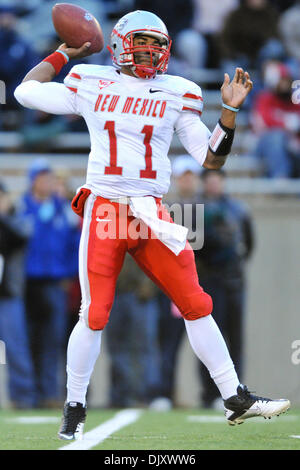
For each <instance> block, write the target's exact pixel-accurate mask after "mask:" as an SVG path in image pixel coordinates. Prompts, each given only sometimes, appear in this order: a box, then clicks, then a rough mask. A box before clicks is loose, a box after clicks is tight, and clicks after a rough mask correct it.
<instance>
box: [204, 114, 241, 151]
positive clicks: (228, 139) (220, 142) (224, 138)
mask: <svg viewBox="0 0 300 470" xmlns="http://www.w3.org/2000/svg"><path fill="white" fill-rule="evenodd" d="M234 131H235V129H230V128H229V127H226V126H224V124H222V122H221V120H219V122H218V124H217V125H216V127H215V129H214V130H213V132H212V134H211V136H210V139H209V148H210V151H211V152H212V153H213V154H214V155H216V156H219V155H221V156H225V155H228V154H229V153H230V150H231V146H232V142H233V137H234Z"/></svg>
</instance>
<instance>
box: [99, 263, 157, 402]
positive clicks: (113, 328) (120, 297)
mask: <svg viewBox="0 0 300 470" xmlns="http://www.w3.org/2000/svg"><path fill="white" fill-rule="evenodd" d="M157 292H158V291H157V287H156V286H155V284H153V282H152V281H151V280H150V279H149V278H148V277H147V276H146V275H144V274H143V273H142V272H141V270H140V269H139V267H138V266H137V265H136V263H135V261H134V260H133V259H132V258H131V256H130V255H126V258H125V262H124V265H123V268H122V271H121V274H120V276H119V278H118V283H117V290H116V297H115V301H114V304H113V308H112V311H111V315H110V320H109V324H108V327H107V331H106V333H107V346H108V352H109V355H110V393H109V396H110V403H109V404H110V406H111V407H116V408H120V407H128V406H135V405H146V404H147V403H149V402H150V401H151V399H152V398H153V396H155V393H156V390H157V386H158V383H159V356H158V348H157V321H158V305H157Z"/></svg>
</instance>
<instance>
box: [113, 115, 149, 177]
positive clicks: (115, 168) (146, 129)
mask: <svg viewBox="0 0 300 470" xmlns="http://www.w3.org/2000/svg"><path fill="white" fill-rule="evenodd" d="M104 129H105V130H107V131H108V136H109V150H110V165H109V166H106V167H105V175H122V171H123V167H121V166H117V136H116V132H115V122H114V121H106V123H105V126H104ZM141 133H142V134H145V137H144V146H145V149H146V150H145V162H146V167H145V169H144V170H140V178H152V179H156V170H152V147H151V144H150V141H151V138H152V134H153V126H144V127H143V130H142V131H141Z"/></svg>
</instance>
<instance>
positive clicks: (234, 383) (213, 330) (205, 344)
mask: <svg viewBox="0 0 300 470" xmlns="http://www.w3.org/2000/svg"><path fill="white" fill-rule="evenodd" d="M185 326H186V331H187V334H188V338H189V341H190V344H191V346H192V348H193V350H194V352H195V354H196V356H198V358H199V359H200V361H202V362H203V364H204V365H205V366H206V367H207V369H208V371H209V373H210V376H211V378H212V379H213V380H214V382H215V384H216V386H217V387H218V389H219V391H220V394H221V396H222V398H223V400H226V399H227V398H229V397H231V396H232V395H236V389H237V387H238V385H239V384H240V382H239V379H238V377H237V374H236V371H235V368H234V364H233V362H232V360H231V357H230V355H229V352H228V349H227V346H226V343H225V341H224V338H223V336H222V334H221V332H220V330H219V328H218V326H217V324H216V322H215V320H214V319H213V317H212V316H211V315H208V316H206V317H202V318H199V319H198V320H193V321H188V320H185Z"/></svg>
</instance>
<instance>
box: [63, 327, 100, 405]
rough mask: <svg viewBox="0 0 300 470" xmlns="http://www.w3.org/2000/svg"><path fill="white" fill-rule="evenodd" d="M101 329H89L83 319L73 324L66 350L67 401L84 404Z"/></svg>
mask: <svg viewBox="0 0 300 470" xmlns="http://www.w3.org/2000/svg"><path fill="white" fill-rule="evenodd" d="M101 334H102V331H100V330H97V331H94V330H91V329H90V328H88V327H87V326H86V324H85V323H84V321H83V320H81V319H80V320H79V321H78V323H77V324H76V325H75V327H74V329H73V331H72V333H71V335H70V338H69V343H68V351H67V374H68V379H67V390H68V393H67V402H78V403H82V404H83V405H84V406H85V403H86V392H87V388H88V385H89V382H90V377H91V375H92V372H93V369H94V366H95V362H96V360H97V358H98V356H99V353H100V346H101Z"/></svg>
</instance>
